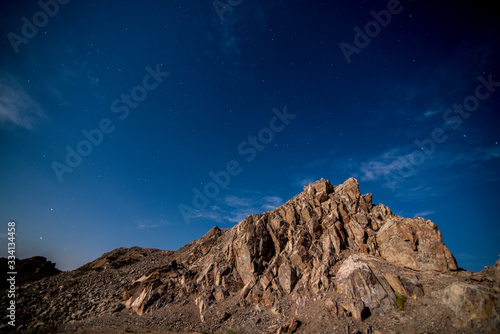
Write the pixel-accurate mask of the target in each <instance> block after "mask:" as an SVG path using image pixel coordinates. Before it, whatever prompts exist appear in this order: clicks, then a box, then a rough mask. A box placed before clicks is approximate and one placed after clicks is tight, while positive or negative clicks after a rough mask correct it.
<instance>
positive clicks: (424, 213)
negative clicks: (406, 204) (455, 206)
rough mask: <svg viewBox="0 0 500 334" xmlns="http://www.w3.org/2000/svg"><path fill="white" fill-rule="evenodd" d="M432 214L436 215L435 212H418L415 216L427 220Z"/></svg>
mask: <svg viewBox="0 0 500 334" xmlns="http://www.w3.org/2000/svg"><path fill="white" fill-rule="evenodd" d="M432 214H434V211H422V212H417V213H416V214H415V215H414V216H415V217H423V218H425V217H427V216H430V215H432Z"/></svg>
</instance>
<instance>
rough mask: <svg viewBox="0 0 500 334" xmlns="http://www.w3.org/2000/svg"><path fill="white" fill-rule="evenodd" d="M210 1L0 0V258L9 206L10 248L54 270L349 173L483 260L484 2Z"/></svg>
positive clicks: (161, 239)
mask: <svg viewBox="0 0 500 334" xmlns="http://www.w3.org/2000/svg"><path fill="white" fill-rule="evenodd" d="M221 3H222V4H223V3H225V1H224V0H221V2H219V3H218V4H219V7H218V8H217V9H216V8H215V7H214V3H213V2H211V1H195V2H193V1H180V0H179V1H168V2H162V1H152V0H151V1H141V2H138V1H92V0H91V1H85V2H83V1H76V0H73V1H67V0H65V1H63V0H59V2H56V1H55V0H47V1H43V0H42V1H40V2H37V1H17V2H2V3H1V4H0V33H1V34H0V36H1V42H0V222H3V224H4V226H5V231H4V232H1V231H0V242H1V245H3V246H0V247H2V248H3V249H4V250H2V252H4V253H5V254H6V250H7V244H6V233H7V222H8V221H9V220H14V221H15V222H16V224H17V232H18V236H17V255H18V256H19V257H21V258H24V257H28V256H34V255H43V256H46V257H48V258H49V259H50V260H52V261H54V262H56V263H57V266H58V267H59V268H61V269H65V270H67V269H74V268H76V267H78V266H80V265H82V264H84V263H86V262H88V261H91V260H93V259H95V258H96V257H98V256H100V255H101V254H102V253H104V252H107V251H110V250H112V249H114V248H117V247H123V246H125V247H129V246H136V245H137V246H142V247H155V248H160V249H172V250H175V249H177V248H179V247H180V246H182V245H184V244H186V243H188V242H190V241H192V240H194V239H196V238H198V237H200V236H202V235H203V234H204V233H205V232H206V231H208V230H209V229H210V228H211V227H213V226H214V225H217V226H219V227H231V226H233V225H234V224H236V223H237V222H239V221H240V220H241V219H243V218H244V217H245V216H246V215H248V214H251V213H260V212H264V211H267V210H271V209H273V208H275V207H276V206H279V205H281V204H283V203H284V202H286V201H287V200H288V199H290V198H291V197H293V196H294V195H295V194H297V193H299V192H300V191H301V190H302V187H303V186H304V185H306V184H307V183H308V182H312V181H314V180H317V179H319V178H325V179H329V180H330V181H331V182H332V183H333V184H334V185H335V184H339V183H342V182H343V181H345V180H346V179H347V178H349V177H356V178H357V179H358V181H359V183H360V188H361V192H362V193H368V192H372V193H373V194H374V202H375V203H377V204H378V203H383V204H385V205H387V206H389V207H390V208H391V209H392V210H393V211H394V212H395V213H396V214H399V215H402V216H405V217H414V216H423V217H425V218H428V219H431V220H432V221H434V222H435V223H436V224H437V225H438V226H439V228H440V230H441V232H442V234H443V236H444V240H445V243H446V244H447V245H448V247H449V248H450V249H451V251H452V252H453V254H454V255H455V256H456V258H457V260H458V263H459V266H461V267H463V268H466V269H470V270H475V271H477V270H480V269H482V268H483V266H485V265H492V264H493V263H494V262H495V261H496V260H497V258H498V254H500V225H499V222H500V208H499V206H498V202H499V196H498V192H497V189H498V187H499V185H500V175H499V170H500V169H499V167H500V145H498V142H499V141H500V135H499V134H500V131H499V130H500V116H499V114H498V112H499V106H500V84H499V83H498V82H500V71H499V65H498V59H499V56H500V50H499V45H498V40H500V39H499V30H500V29H499V27H498V24H497V23H496V18H495V13H496V12H495V10H494V9H493V8H492V7H491V6H492V4H490V3H489V2H487V1H480V2H477V1H476V2H472V1H444V2H442V3H440V4H439V5H436V4H422V3H418V2H415V1H401V2H397V1H394V0H391V1H376V2H370V3H367V2H363V1H352V2H350V3H349V4H348V5H345V4H334V3H331V2H326V1H318V2H315V3H314V4H311V3H310V2H306V1H253V2H250V1H246V0H243V1H240V2H237V1H233V2H232V3H233V4H234V6H229V5H226V7H225V11H224V9H223V7H221V6H220V4H221ZM221 18H222V19H221ZM356 31H361V32H362V35H360V36H356ZM363 34H364V35H363ZM346 45H348V46H346ZM346 50H347V51H346ZM353 50H354V51H353ZM68 152H72V153H68ZM68 154H69V157H68Z"/></svg>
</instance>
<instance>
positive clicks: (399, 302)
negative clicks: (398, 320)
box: [395, 295, 406, 311]
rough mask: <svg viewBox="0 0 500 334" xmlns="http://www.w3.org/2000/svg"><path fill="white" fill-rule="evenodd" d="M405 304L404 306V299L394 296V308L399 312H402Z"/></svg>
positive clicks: (403, 297)
mask: <svg viewBox="0 0 500 334" xmlns="http://www.w3.org/2000/svg"><path fill="white" fill-rule="evenodd" d="M405 304H406V297H405V296H401V295H396V302H395V306H396V308H397V309H399V310H401V311H404V310H405Z"/></svg>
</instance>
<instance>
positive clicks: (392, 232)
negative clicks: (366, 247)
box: [377, 217, 458, 272]
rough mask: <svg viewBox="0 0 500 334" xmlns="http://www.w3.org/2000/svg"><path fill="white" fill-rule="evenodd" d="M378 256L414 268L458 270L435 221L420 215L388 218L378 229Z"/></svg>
mask: <svg viewBox="0 0 500 334" xmlns="http://www.w3.org/2000/svg"><path fill="white" fill-rule="evenodd" d="M377 244H378V247H379V251H380V255H381V256H382V257H383V258H384V259H385V260H386V261H388V262H390V263H393V264H396V265H398V266H402V267H406V268H411V269H415V270H435V271H441V272H443V271H448V270H457V269H458V267H457V262H456V260H455V258H454V257H453V255H452V254H451V252H450V250H449V249H448V248H447V247H446V246H445V244H444V243H443V237H442V235H441V232H439V229H438V228H437V226H436V224H434V223H433V222H431V221H430V220H426V219H423V218H413V219H410V218H401V217H395V218H392V219H390V220H389V221H388V222H386V223H385V224H384V226H383V227H382V228H381V229H380V230H379V231H378V232H377Z"/></svg>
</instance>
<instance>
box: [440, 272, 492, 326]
mask: <svg viewBox="0 0 500 334" xmlns="http://www.w3.org/2000/svg"><path fill="white" fill-rule="evenodd" d="M440 297H441V301H442V302H443V304H445V305H446V306H448V307H449V308H450V309H452V310H453V312H454V313H455V318H454V319H453V325H454V326H455V327H458V328H461V327H471V326H472V322H473V321H484V322H486V323H487V324H488V325H489V326H490V327H491V328H492V329H493V330H500V307H499V298H500V296H499V293H498V290H496V291H495V290H493V289H490V288H487V287H484V286H480V285H476V284H467V283H463V282H454V283H452V284H450V285H449V286H447V287H446V288H445V289H444V290H443V291H442V292H441V294H440Z"/></svg>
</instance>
